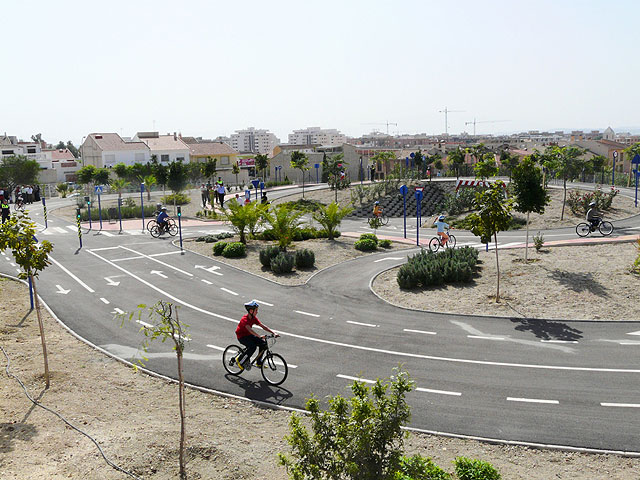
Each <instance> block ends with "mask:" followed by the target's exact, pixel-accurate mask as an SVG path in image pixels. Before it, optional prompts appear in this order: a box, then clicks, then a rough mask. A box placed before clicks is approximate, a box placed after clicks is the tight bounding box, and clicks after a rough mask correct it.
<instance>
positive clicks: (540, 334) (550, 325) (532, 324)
mask: <svg viewBox="0 0 640 480" xmlns="http://www.w3.org/2000/svg"><path fill="white" fill-rule="evenodd" d="M511 321H512V322H513V323H518V324H519V325H518V326H517V327H515V329H516V330H518V331H519V332H531V333H533V334H534V335H535V336H536V338H539V339H541V340H564V341H576V340H579V339H581V338H582V330H578V329H576V328H573V327H570V326H569V325H567V324H566V323H562V322H555V321H550V320H541V319H537V318H511Z"/></svg>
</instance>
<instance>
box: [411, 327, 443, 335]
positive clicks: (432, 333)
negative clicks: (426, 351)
mask: <svg viewBox="0 0 640 480" xmlns="http://www.w3.org/2000/svg"><path fill="white" fill-rule="evenodd" d="M403 330H404V331H405V332H411V333H424V334H425V335H437V334H436V332H428V331H426V330H412V329H410V328H405V329H403Z"/></svg>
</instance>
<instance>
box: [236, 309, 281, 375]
mask: <svg viewBox="0 0 640 480" xmlns="http://www.w3.org/2000/svg"><path fill="white" fill-rule="evenodd" d="M259 306H260V305H258V302H256V301H255V300H252V301H250V302H247V303H245V304H244V308H246V309H247V314H246V315H245V316H243V317H242V319H240V323H238V327H237V328H236V337H237V338H238V341H239V342H240V343H241V344H242V345H244V346H245V347H246V352H247V358H246V359H243V360H242V361H240V360H241V357H242V355H239V356H238V358H236V363H237V364H238V367H240V368H241V369H245V368H246V369H247V370H249V369H250V368H251V356H252V355H253V352H255V351H256V348H258V347H260V350H259V351H258V356H257V357H256V367H258V368H262V354H263V353H264V351H265V350H266V349H267V341H266V340H265V335H259V334H258V333H257V332H256V331H255V330H254V329H253V326H254V325H257V326H259V327H260V328H262V329H263V330H266V331H267V332H269V333H272V334H273V335H275V336H276V337H279V336H280V335H278V334H277V333H276V332H274V331H273V330H271V329H270V328H269V327H267V326H266V325H265V324H263V323H262V322H260V320H258V316H257V315H258V307H259Z"/></svg>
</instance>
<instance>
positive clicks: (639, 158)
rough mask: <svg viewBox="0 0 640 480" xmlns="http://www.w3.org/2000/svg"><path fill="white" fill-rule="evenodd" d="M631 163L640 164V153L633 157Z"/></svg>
mask: <svg viewBox="0 0 640 480" xmlns="http://www.w3.org/2000/svg"><path fill="white" fill-rule="evenodd" d="M631 163H632V164H634V165H638V164H640V155H638V154H637V153H636V155H635V157H633V158H632V159H631Z"/></svg>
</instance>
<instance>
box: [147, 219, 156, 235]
mask: <svg viewBox="0 0 640 480" xmlns="http://www.w3.org/2000/svg"><path fill="white" fill-rule="evenodd" d="M154 225H158V222H156V221H155V220H149V221H148V222H147V231H148V232H149V233H151V228H152V227H153V226H154Z"/></svg>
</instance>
